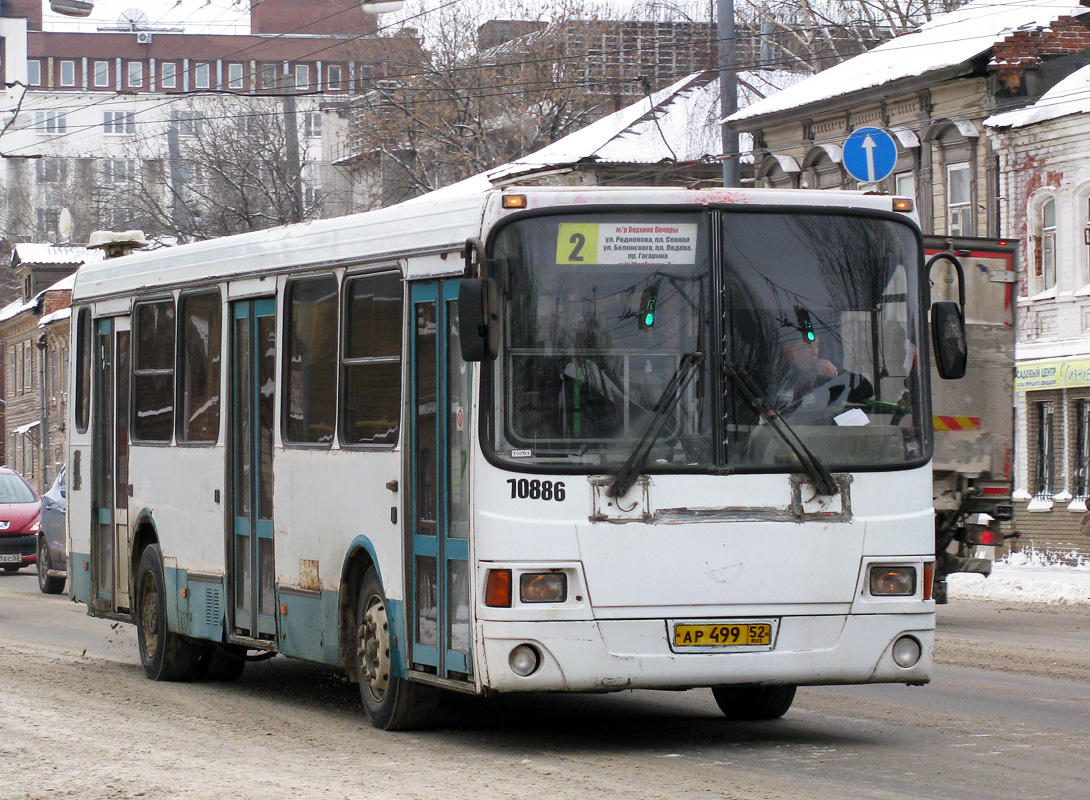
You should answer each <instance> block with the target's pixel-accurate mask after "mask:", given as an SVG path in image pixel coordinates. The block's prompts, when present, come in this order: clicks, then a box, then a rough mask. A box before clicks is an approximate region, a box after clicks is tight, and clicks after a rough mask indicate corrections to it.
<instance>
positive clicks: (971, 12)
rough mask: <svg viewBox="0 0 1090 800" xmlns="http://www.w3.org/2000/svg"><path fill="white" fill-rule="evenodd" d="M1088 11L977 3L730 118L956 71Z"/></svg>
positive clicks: (1020, 1) (1027, 0)
mask: <svg viewBox="0 0 1090 800" xmlns="http://www.w3.org/2000/svg"><path fill="white" fill-rule="evenodd" d="M1087 13H1090V8H1088V7H1087V6H1084V5H1081V4H1080V3H1079V0H972V2H969V3H966V4H965V5H963V6H962V7H961V8H959V9H957V10H956V11H951V12H950V13H949V14H943V15H942V16H941V17H936V18H935V19H933V20H931V21H930V22H928V23H926V24H925V25H922V26H920V28H919V29H917V30H916V31H914V32H912V33H907V34H904V35H902V36H898V37H897V38H896V39H892V40H890V41H888V42H884V43H883V44H880V45H878V47H875V48H874V49H873V50H869V51H867V52H866V53H862V54H860V55H858V56H855V57H854V58H851V59H849V60H847V61H843V62H841V63H840V64H837V65H836V66H834V67H830V68H829V69H827V70H825V71H823V72H819V73H818V74H816V75H813V76H811V77H810V78H807V79H806V80H805V81H802V82H801V83H798V84H795V85H794V86H791V87H789V88H787V89H784V90H783V91H782V92H779V93H778V94H775V95H773V96H771V97H769V98H767V99H766V100H762V101H760V102H757V103H754V104H753V105H750V106H747V107H746V108H743V109H741V110H740V111H738V112H736V113H734V114H732V115H731V116H730V117H729V118H728V119H729V120H730V121H731V122H739V121H742V120H747V119H752V118H754V117H760V116H764V115H767V114H775V113H777V112H782V111H788V110H791V109H795V108H800V107H802V106H809V105H812V104H814V103H819V102H822V101H827V100H831V99H833V98H835V97H842V96H844V95H849V94H852V93H853V92H858V91H861V90H863V89H869V88H872V87H875V86H883V85H886V84H889V83H892V82H894V81H898V80H902V79H905V78H914V77H919V76H922V75H926V74H927V73H929V72H935V71H937V70H941V69H945V68H947V67H956V66H958V65H961V64H965V63H966V62H968V61H970V60H972V59H974V58H976V57H977V56H980V55H981V54H983V53H986V52H987V51H988V50H990V49H991V48H992V46H993V45H994V44H995V43H996V42H997V41H999V40H1001V39H1003V38H1004V37H1006V36H1009V35H1010V34H1012V33H1014V32H1015V31H1018V30H1036V29H1039V28H1046V27H1048V25H1049V24H1050V23H1051V22H1053V21H1054V20H1056V19H1058V18H1059V17H1064V16H1067V17H1079V16H1082V15H1084V14H1087Z"/></svg>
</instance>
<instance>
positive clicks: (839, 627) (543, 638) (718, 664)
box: [479, 611, 935, 692]
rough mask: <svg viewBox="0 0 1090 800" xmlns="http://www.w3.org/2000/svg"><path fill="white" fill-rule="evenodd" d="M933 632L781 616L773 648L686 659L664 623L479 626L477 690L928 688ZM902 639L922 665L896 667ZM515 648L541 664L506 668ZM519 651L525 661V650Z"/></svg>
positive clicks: (924, 623)
mask: <svg viewBox="0 0 1090 800" xmlns="http://www.w3.org/2000/svg"><path fill="white" fill-rule="evenodd" d="M934 628H935V614H934V612H933V611H929V612H926V613H919V614H904V613H901V614H873V615H854V616H847V615H828V616H792V617H781V618H780V621H779V631H778V635H777V637H776V641H775V646H774V647H773V649H771V650H762V651H758V652H729V651H728V650H729V648H724V651H723V652H711V653H707V652H702V653H682V652H674V651H673V650H672V649H671V645H670V641H669V638H668V623H667V621H666V620H662V619H657V620H625V619H619V620H597V621H593V620H592V621H569V622H497V621H484V622H482V623H481V631H480V633H481V634H482V635H483V647H482V653H483V661H484V663H483V664H481V665H480V667H483V669H479V673H480V679H481V681H482V684H483V687H482V688H484V689H485V690H486V691H499V692H532V691H568V692H609V691H620V690H623V689H689V688H696V687H705V686H720V685H729V684H763V685H776V684H780V685H796V686H807V685H808V686H820V685H829V684H856V683H913V684H920V683H926V682H928V681H929V680H930V676H931V665H932V662H933V658H934V643H935V636H934ZM903 637H910V638H911V639H914V640H915V641H916V642H918V644H919V650H920V656H919V659H918V661H916V662H915V663H914V664H911V665H910V666H900V665H899V664H898V663H897V661H896V660H895V658H894V645H895V643H897V642H898V641H899V640H902V639H903ZM905 644H906V643H905V642H902V644H901V648H902V652H903V649H904V645H905ZM908 644H909V650H910V651H911V643H908ZM520 645H528V646H529V647H530V648H531V649H532V650H533V651H535V653H536V655H537V657H538V665H537V667H536V669H534V671H533V672H532V673H531V674H529V675H526V676H525V677H523V676H521V675H519V674H517V673H516V671H515V670H514V669H513V666H512V663H513V662H514V663H515V664H516V665H518V666H522V667H523V669H525V664H526V659H525V658H522V659H521V663H520V659H519V658H518V655H519V654H518V653H516V654H515V655H516V657H515V658H512V653H513V652H514V651H515V650H516V648H519V647H520ZM520 652H521V655H522V656H524V657H525V655H526V651H525V649H523V650H522V651H520ZM902 661H904V658H903V656H902Z"/></svg>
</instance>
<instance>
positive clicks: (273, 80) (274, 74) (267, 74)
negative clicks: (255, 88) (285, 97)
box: [261, 64, 280, 89]
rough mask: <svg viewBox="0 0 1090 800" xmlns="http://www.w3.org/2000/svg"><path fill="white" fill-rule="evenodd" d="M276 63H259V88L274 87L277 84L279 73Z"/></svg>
mask: <svg viewBox="0 0 1090 800" xmlns="http://www.w3.org/2000/svg"><path fill="white" fill-rule="evenodd" d="M276 66H277V65H276V64H262V65H261V88H262V89H276V88H277V87H278V85H279V77H280V75H279V73H278V71H277V69H276Z"/></svg>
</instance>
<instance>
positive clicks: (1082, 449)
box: [1071, 397, 1090, 502]
mask: <svg viewBox="0 0 1090 800" xmlns="http://www.w3.org/2000/svg"><path fill="white" fill-rule="evenodd" d="M1073 466H1074V469H1072V471H1071V476H1072V479H1073V480H1072V482H1073V484H1074V485H1073V486H1072V487H1071V488H1072V489H1073V490H1074V491H1073V492H1072V494H1074V496H1075V499H1077V500H1082V501H1084V502H1085V500H1086V498H1087V496H1088V495H1090V397H1081V398H1079V399H1077V400H1076V401H1075V463H1074V465H1073Z"/></svg>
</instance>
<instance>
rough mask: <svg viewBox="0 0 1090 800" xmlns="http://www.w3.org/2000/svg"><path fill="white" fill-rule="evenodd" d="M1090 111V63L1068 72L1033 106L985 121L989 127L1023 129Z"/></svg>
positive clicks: (997, 115)
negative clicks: (1027, 126)
mask: <svg viewBox="0 0 1090 800" xmlns="http://www.w3.org/2000/svg"><path fill="white" fill-rule="evenodd" d="M1086 113H1090V66H1086V67H1083V68H1082V69H1080V70H1077V71H1076V72H1073V73H1072V74H1070V75H1068V76H1067V77H1066V78H1064V79H1063V80H1062V81H1060V82H1059V83H1057V84H1056V85H1055V86H1053V87H1052V88H1051V89H1049V90H1048V91H1047V92H1045V93H1044V94H1043V95H1041V99H1040V100H1038V101H1037V102H1036V103H1034V104H1033V105H1031V106H1029V107H1027V108H1020V109H1018V110H1017V111H1007V112H1005V113H1003V114H996V115H995V116H992V117H988V118H987V119H986V120H984V125H985V126H987V127H989V128H1023V127H1025V126H1026V125H1033V124H1035V123H1038V122H1047V121H1048V120H1050V119H1058V118H1060V117H1066V116H1067V115H1069V114H1086Z"/></svg>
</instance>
